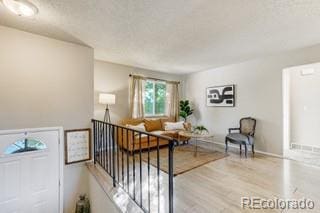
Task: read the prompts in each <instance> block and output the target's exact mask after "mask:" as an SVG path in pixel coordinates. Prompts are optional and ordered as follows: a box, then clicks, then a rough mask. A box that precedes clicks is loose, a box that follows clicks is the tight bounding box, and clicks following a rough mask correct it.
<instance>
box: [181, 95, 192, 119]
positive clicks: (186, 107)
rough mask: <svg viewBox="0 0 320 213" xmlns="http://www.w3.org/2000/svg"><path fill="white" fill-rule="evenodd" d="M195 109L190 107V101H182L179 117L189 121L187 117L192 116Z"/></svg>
mask: <svg viewBox="0 0 320 213" xmlns="http://www.w3.org/2000/svg"><path fill="white" fill-rule="evenodd" d="M192 113H193V109H191V107H190V103H189V100H181V101H180V112H179V115H180V117H182V118H183V119H184V121H185V122H186V121H187V117H188V116H190V115H192Z"/></svg>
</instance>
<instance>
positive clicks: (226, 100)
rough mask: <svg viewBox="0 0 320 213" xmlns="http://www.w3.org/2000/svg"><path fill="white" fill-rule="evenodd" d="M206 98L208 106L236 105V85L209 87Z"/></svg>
mask: <svg viewBox="0 0 320 213" xmlns="http://www.w3.org/2000/svg"><path fill="white" fill-rule="evenodd" d="M206 100H207V106H208V107H234V106H235V85H234V84H231V85H223V86H214V87H207V89H206Z"/></svg>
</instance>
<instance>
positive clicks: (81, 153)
mask: <svg viewBox="0 0 320 213" xmlns="http://www.w3.org/2000/svg"><path fill="white" fill-rule="evenodd" d="M64 138H65V164H72V163H79V162H83V161H88V160H91V129H90V128H88V129H73V130H66V131H64Z"/></svg>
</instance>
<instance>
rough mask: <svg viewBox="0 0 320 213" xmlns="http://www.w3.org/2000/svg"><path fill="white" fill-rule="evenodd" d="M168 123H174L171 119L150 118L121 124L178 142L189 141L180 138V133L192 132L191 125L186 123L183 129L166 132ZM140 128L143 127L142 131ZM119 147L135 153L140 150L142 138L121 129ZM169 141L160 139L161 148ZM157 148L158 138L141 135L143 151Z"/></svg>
mask: <svg viewBox="0 0 320 213" xmlns="http://www.w3.org/2000/svg"><path fill="white" fill-rule="evenodd" d="M166 122H174V120H173V119H170V118H150V119H124V120H122V121H121V122H120V123H119V124H120V125H121V126H124V127H127V128H133V129H135V130H141V131H145V132H150V133H152V134H155V135H163V136H168V137H171V138H174V139H176V140H177V141H188V140H189V139H190V138H187V137H182V136H179V134H178V132H179V131H182V130H191V124H190V123H184V124H183V127H184V128H183V129H175V130H165V129H166V127H165V125H166V124H167V123H166ZM140 127H143V128H141V129H140ZM117 137H118V140H117V142H118V146H119V147H120V148H121V149H125V150H127V151H130V152H133V151H137V150H140V136H139V134H137V132H135V135H134V136H133V131H131V130H126V129H122V128H120V129H119V130H118V133H117ZM168 143H169V141H168V140H165V139H162V138H159V146H166V145H168ZM155 147H157V137H154V136H149V143H148V136H147V135H146V134H141V149H142V150H143V149H147V148H155Z"/></svg>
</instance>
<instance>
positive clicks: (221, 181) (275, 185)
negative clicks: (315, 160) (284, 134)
mask: <svg viewBox="0 0 320 213" xmlns="http://www.w3.org/2000/svg"><path fill="white" fill-rule="evenodd" d="M214 148H215V149H218V150H219V149H220V150H221V147H219V146H214ZM221 151H222V150H221ZM229 154H230V155H229V156H228V157H226V158H223V159H220V160H217V161H213V162H211V163H208V164H206V165H204V166H201V167H198V168H196V169H193V170H191V171H189V172H186V173H184V174H181V175H178V176H176V177H175V178H174V210H175V212H177V213H179V212H226V213H231V212H281V211H280V210H268V211H264V210H248V209H247V210H244V209H242V208H241V203H240V202H241V197H261V198H268V199H269V198H270V199H272V198H274V197H278V198H283V199H289V198H290V199H291V198H295V199H301V198H309V199H312V200H313V201H314V202H315V209H314V210H313V211H311V212H320V168H317V167H314V166H308V165H305V164H302V163H299V162H296V161H292V160H287V159H281V158H275V157H269V156H265V155H261V154H256V155H255V156H254V157H251V155H249V156H248V158H247V159H246V158H245V157H240V156H239V153H238V151H233V150H231V151H230V152H229ZM131 163H132V162H131V161H130V165H131ZM136 163H139V162H136ZM138 168H139V164H137V165H136V171H137V172H136V174H135V179H136V184H135V193H136V199H137V200H138V202H140V199H139V198H140V197H139V195H140V183H139V179H140V176H139V172H138V170H137V169H138ZM142 168H143V172H142V177H143V178H142V179H143V181H142V187H141V188H142V191H143V198H142V200H143V201H142V202H143V205H144V206H145V207H146V208H147V206H148V199H147V190H148V187H147V185H148V184H147V176H146V174H147V167H146V164H145V163H144V162H143V163H142ZM120 179H121V176H120ZM124 179H125V181H124V186H125V188H126V186H127V185H126V184H127V183H126V177H125V178H124ZM150 179H151V185H150V188H151V204H150V205H151V212H157V210H158V205H157V204H158V202H157V201H158V196H157V173H156V169H155V168H154V167H151V178H150ZM159 180H160V186H161V187H160V202H161V206H160V207H159V209H160V212H167V210H168V207H167V203H168V191H167V189H168V186H167V184H168V175H167V174H166V173H164V172H161V173H160V179H159ZM129 183H130V184H129V185H130V187H129V191H130V192H131V194H132V193H133V184H132V183H133V177H132V174H130V178H129ZM122 203H124V202H123V201H122ZM126 210H127V211H128V212H130V209H126ZM288 212H294V211H293V210H289V211H288ZM295 212H302V211H301V210H299V211H295Z"/></svg>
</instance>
